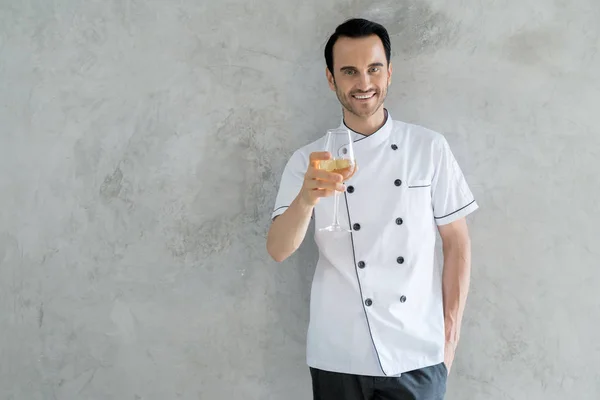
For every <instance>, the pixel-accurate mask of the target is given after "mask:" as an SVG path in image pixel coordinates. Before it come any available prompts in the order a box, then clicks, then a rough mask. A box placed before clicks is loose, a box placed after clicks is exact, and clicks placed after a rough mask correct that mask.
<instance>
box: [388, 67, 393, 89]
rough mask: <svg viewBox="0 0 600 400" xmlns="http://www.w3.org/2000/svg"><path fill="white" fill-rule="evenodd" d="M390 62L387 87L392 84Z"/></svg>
mask: <svg viewBox="0 0 600 400" xmlns="http://www.w3.org/2000/svg"><path fill="white" fill-rule="evenodd" d="M392 70H393V68H392V62H391V61H390V65H389V66H388V82H387V84H388V86H390V85H391V84H392Z"/></svg>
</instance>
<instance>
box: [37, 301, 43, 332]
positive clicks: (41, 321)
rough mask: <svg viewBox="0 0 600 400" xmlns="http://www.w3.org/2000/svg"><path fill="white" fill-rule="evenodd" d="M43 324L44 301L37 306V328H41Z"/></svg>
mask: <svg viewBox="0 0 600 400" xmlns="http://www.w3.org/2000/svg"><path fill="white" fill-rule="evenodd" d="M43 324H44V303H43V302H42V303H40V307H39V308H38V328H41V327H42V325H43Z"/></svg>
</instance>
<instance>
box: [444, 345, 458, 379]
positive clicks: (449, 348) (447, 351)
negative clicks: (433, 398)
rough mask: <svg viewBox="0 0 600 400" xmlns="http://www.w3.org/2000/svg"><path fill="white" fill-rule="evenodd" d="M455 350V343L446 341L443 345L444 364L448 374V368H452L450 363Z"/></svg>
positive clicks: (452, 360)
mask: <svg viewBox="0 0 600 400" xmlns="http://www.w3.org/2000/svg"><path fill="white" fill-rule="evenodd" d="M455 351H456V344H455V343H452V342H449V341H446V345H445V346H444V364H446V369H447V370H448V375H450V368H452V363H453V362H454V352H455Z"/></svg>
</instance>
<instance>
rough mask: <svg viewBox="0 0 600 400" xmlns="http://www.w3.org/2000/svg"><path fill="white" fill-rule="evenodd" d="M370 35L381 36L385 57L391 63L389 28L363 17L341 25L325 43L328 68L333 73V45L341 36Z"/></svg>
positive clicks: (357, 36) (359, 36)
mask: <svg viewBox="0 0 600 400" xmlns="http://www.w3.org/2000/svg"><path fill="white" fill-rule="evenodd" d="M370 35H377V36H379V39H381V42H382V43H383V48H384V50H385V57H386V58H387V62H388V65H389V63H390V58H391V53H392V50H391V47H392V46H391V43H390V36H389V34H388V32H387V30H386V29H385V28H384V27H383V25H381V24H378V23H377V22H373V21H369V20H366V19H363V18H352V19H349V20H347V21H345V22H344V23H342V24H341V25H339V26H338V27H337V28H336V30H335V32H334V33H333V34H332V35H331V37H330V38H329V40H328V41H327V44H326V45H325V63H326V64H327V69H329V72H331V73H332V74H333V45H334V44H335V42H337V40H338V39H339V38H340V37H342V36H346V37H350V38H361V37H366V36H370Z"/></svg>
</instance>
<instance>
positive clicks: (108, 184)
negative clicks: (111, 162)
mask: <svg viewBox="0 0 600 400" xmlns="http://www.w3.org/2000/svg"><path fill="white" fill-rule="evenodd" d="M122 182H123V172H122V171H121V168H120V167H117V168H116V169H115V170H114V172H113V173H112V174H111V175H107V176H106V178H104V182H103V183H102V186H101V187H100V195H101V196H102V197H103V198H104V199H106V200H110V199H112V198H115V197H117V196H118V195H119V193H121V188H122Z"/></svg>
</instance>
